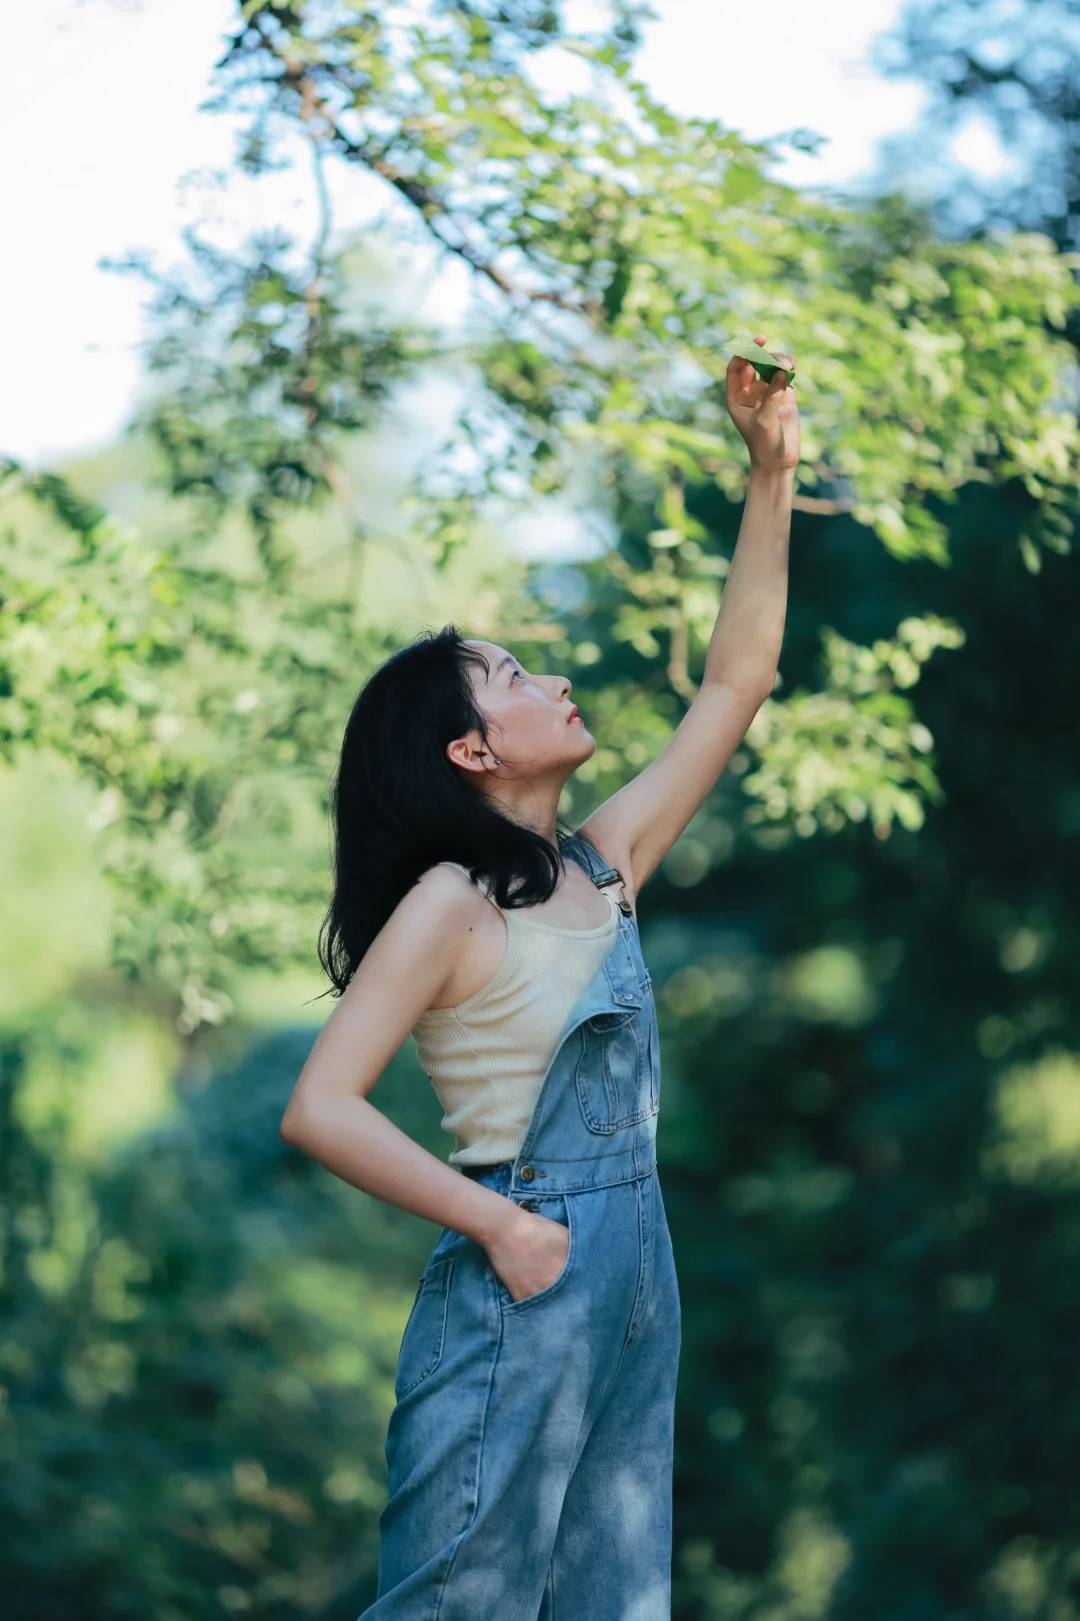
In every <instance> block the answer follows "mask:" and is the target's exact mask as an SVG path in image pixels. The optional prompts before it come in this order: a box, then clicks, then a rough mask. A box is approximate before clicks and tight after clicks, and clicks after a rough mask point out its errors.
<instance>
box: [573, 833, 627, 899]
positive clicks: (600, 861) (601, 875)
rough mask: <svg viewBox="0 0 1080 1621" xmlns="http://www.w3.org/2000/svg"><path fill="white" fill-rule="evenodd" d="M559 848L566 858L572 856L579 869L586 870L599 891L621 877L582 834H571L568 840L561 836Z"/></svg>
mask: <svg viewBox="0 0 1080 1621" xmlns="http://www.w3.org/2000/svg"><path fill="white" fill-rule="evenodd" d="M559 847H560V849H561V850H562V853H563V855H564V856H570V857H571V859H572V860H574V861H576V862H577V864H578V866H579V867H584V868H585V871H586V872H587V873H588V875H589V877H590V878H591V879H592V881H593V883H594V884H595V885H596V887H597V888H598V889H603V887H604V885H605V884H610V883H613V882H615V881H617V880H618V878H619V877H620V874H619V872H618V871H617V869H616V868H615V867H613V866H611V864H610V863H609V862H607V861H605V860H604V858H603V856H602V855H601V854H600V852H599V850H597V849H596V848H595V846H594V845H591V844H590V843H589V841H588V839H586V838H583V837H582V836H581V834H580V833H571V834H569V835H568V836H567V837H566V838H563V837H562V835H560V836H559Z"/></svg>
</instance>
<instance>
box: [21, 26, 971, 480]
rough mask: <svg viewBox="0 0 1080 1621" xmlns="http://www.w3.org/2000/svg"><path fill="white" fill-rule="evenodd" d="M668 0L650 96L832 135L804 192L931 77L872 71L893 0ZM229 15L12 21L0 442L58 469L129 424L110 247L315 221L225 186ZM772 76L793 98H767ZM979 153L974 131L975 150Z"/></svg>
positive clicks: (120, 313)
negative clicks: (902, 77) (189, 227)
mask: <svg viewBox="0 0 1080 1621" xmlns="http://www.w3.org/2000/svg"><path fill="white" fill-rule="evenodd" d="M576 3H577V4H579V5H581V6H587V5H588V4H590V3H591V0H576ZM654 5H655V9H656V10H657V12H658V13H659V20H658V21H657V22H656V23H653V24H651V25H650V28H649V33H648V38H647V41H646V44H645V47H644V49H643V51H642V53H641V55H640V57H639V59H638V70H639V72H640V73H641V75H642V77H643V78H645V79H646V81H647V82H648V83H649V84H650V86H651V88H652V89H653V91H654V93H655V94H657V95H658V96H659V97H660V98H661V99H663V100H664V101H666V102H667V103H668V104H669V105H670V106H672V107H673V108H675V109H677V110H678V111H680V112H684V113H696V114H701V115H710V116H717V117H719V118H721V119H723V120H724V121H725V122H726V123H728V124H729V125H731V126H732V127H734V128H735V129H738V130H740V131H742V132H743V133H744V134H746V135H748V136H749V137H751V138H755V137H761V136H764V135H768V134H775V133H777V132H779V131H781V130H790V129H794V128H796V127H798V126H806V127H809V128H811V129H815V130H817V131H818V132H819V133H821V134H823V135H826V136H827V137H828V138H829V145H828V146H827V147H826V149H825V151H824V152H823V154H821V155H820V156H819V157H818V158H816V159H810V158H808V157H798V156H796V157H795V158H794V159H793V161H792V162H791V163H790V165H789V166H788V167H787V168H786V169H785V170H784V171H783V173H784V174H785V175H786V177H787V178H789V179H791V180H792V181H794V182H795V183H797V184H803V183H807V182H810V181H828V182H837V181H841V182H843V181H848V180H852V179H855V178H857V177H858V176H859V175H860V174H862V173H865V172H866V171H867V170H868V169H869V167H870V166H871V165H872V163H873V159H874V155H875V143H876V141H877V140H878V139H879V138H881V137H882V136H886V135H889V134H892V133H895V132H897V131H899V130H902V129H903V128H905V127H907V126H909V125H910V124H911V123H912V121H913V120H914V119H915V117H916V116H917V114H918V111H919V108H920V106H921V104H922V95H923V93H922V91H921V90H920V89H919V88H918V87H916V86H914V85H911V84H902V83H895V82H886V81H883V80H881V79H880V78H878V77H877V76H876V75H875V74H874V73H873V72H872V71H871V70H870V68H869V67H868V66H867V51H868V47H869V45H870V42H871V40H872V39H873V37H874V35H875V34H876V33H878V32H879V31H881V30H882V29H884V28H886V27H888V26H889V25H890V23H891V22H892V21H893V19H894V17H895V15H896V13H897V11H898V9H899V0H814V3H813V4H811V3H809V0H770V3H769V4H768V5H759V6H748V5H747V4H746V0H654ZM235 14H236V6H235V3H234V0H37V3H36V4H35V5H34V6H19V7H17V8H15V9H14V10H13V12H12V15H11V16H10V17H8V18H7V19H6V22H5V28H4V45H5V53H6V56H7V59H8V61H9V62H17V63H21V64H23V68H22V70H21V71H19V72H17V73H10V74H8V76H7V82H6V84H5V90H4V96H3V99H2V101H0V149H2V150H3V151H4V152H6V153H7V154H8V161H7V162H6V163H5V164H4V165H3V167H2V169H0V217H2V218H3V219H4V220H6V222H7V227H8V230H7V237H8V251H7V253H6V254H5V255H4V257H3V259H2V261H0V353H2V354H3V357H4V372H5V378H6V383H7V386H6V388H5V389H4V390H3V393H2V395H0V453H3V452H6V453H8V454H12V455H15V456H18V457H20V458H21V459H24V460H26V461H27V462H30V463H32V464H33V463H37V464H46V463H49V462H55V461H58V460H59V459H60V458H61V457H62V456H64V455H66V454H71V453H73V452H75V451H80V450H85V449H90V448H93V447H95V446H98V445H103V444H106V443H108V442H109V441H110V440H111V439H112V438H114V437H115V435H116V434H117V432H118V431H119V429H120V428H121V426H122V424H123V422H124V420H125V418H126V416H127V414H128V412H129V410H130V408H131V404H132V402H133V399H134V397H135V394H136V391H137V387H138V381H139V365H140V363H139V355H138V351H137V347H136V345H137V341H138V337H139V333H140V330H141V323H142V314H141V304H142V301H143V300H144V298H145V296H146V293H145V289H144V286H143V284H142V282H141V281H140V280H139V279H138V278H136V277H121V276H118V275H115V274H112V273H108V272H106V271H104V270H101V269H99V268H98V260H99V259H100V258H101V257H102V256H103V255H109V256H116V257H119V256H121V255H123V254H124V253H125V252H126V251H127V250H129V249H141V250H149V251H150V252H151V253H152V254H154V255H155V256H157V257H158V259H159V261H160V262H161V263H163V264H168V263H170V262H174V261H176V260H177V259H178V258H179V257H180V255H181V252H182V244H181V242H180V237H179V232H180V229H181V226H182V225H183V224H184V223H186V222H190V221H195V220H197V221H199V222H201V223H203V224H204V225H205V224H207V223H210V224H211V225H213V226H214V227H215V230H214V232H213V234H214V235H215V238H216V239H219V240H220V239H222V237H223V234H224V233H225V232H226V231H227V232H228V234H229V235H236V234H240V233H243V232H244V231H246V230H249V229H252V228H254V227H256V226H264V227H266V226H269V225H271V224H275V223H282V224H284V225H285V226H286V227H287V228H289V229H294V230H296V231H298V232H302V231H304V230H305V229H306V227H307V225H308V222H309V219H310V213H309V207H310V205H309V202H308V200H307V198H306V196H305V193H306V191H307V190H308V187H307V176H306V174H304V175H299V174H294V175H290V176H276V177H273V178H272V179H270V180H269V181H262V182H259V183H258V184H257V185H256V184H251V183H244V182H240V183H237V182H236V181H232V182H230V185H229V190H228V193H227V195H226V194H225V193H224V192H222V191H221V189H220V188H219V187H217V186H216V185H215V183H214V178H213V177H214V174H215V172H220V171H224V170H225V169H226V168H227V167H228V165H229V161H230V158H231V154H232V129H233V126H232V124H231V121H229V120H226V119H225V118H223V117H221V116H215V115H211V114H209V113H200V112H199V111H198V104H199V102H200V101H201V100H202V99H203V97H204V96H205V95H206V94H207V93H208V89H209V85H208V79H209V73H210V69H211V67H212V64H213V62H214V59H215V57H216V56H217V54H218V53H219V51H220V47H221V37H222V35H223V33H224V32H225V31H226V30H227V29H228V28H229V26H230V23H231V21H232V19H233V17H234V16H235ZM766 69H767V70H768V74H769V76H770V78H771V80H772V81H773V82H774V83H775V84H777V85H781V86H783V87H784V88H783V93H782V94H776V93H774V94H771V95H768V94H766V93H764V92H763V91H762V89H761V82H762V76H763V73H764V71H765V70H766ZM967 139H968V141H969V144H970V142H971V139H972V137H971V136H970V134H969V135H968V137H967ZM977 147H978V141H977V137H976V144H975V147H974V148H972V154H973V157H974V159H975V160H976V161H977V159H978V155H979V154H978V150H977ZM350 185H351V189H348V190H346V191H344V192H343V191H342V188H341V186H340V185H339V184H338V183H337V182H335V186H334V192H335V216H336V219H337V222H338V223H339V224H348V223H349V220H350V215H353V216H355V218H356V219H359V218H361V217H362V215H363V211H364V208H365V206H366V205H365V202H364V199H363V188H360V187H357V186H356V185H355V182H354V181H353V180H352V177H349V179H347V180H346V186H347V187H348V186H350Z"/></svg>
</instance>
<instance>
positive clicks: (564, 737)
mask: <svg viewBox="0 0 1080 1621" xmlns="http://www.w3.org/2000/svg"><path fill="white" fill-rule="evenodd" d="M468 645H469V646H470V647H475V648H478V649H479V651H480V652H482V653H483V655H484V657H485V658H486V659H487V661H488V666H489V670H488V674H487V675H486V676H485V674H484V671H483V669H482V668H480V667H479V666H476V665H470V666H469V679H470V681H471V682H472V686H473V691H474V693H475V695H476V703H477V707H478V708H480V709H482V710H483V712H484V714H485V716H486V717H487V720H488V726H489V734H488V745H487V748H485V749H483V750H482V756H481V758H482V763H483V764H484V765H485V766H486V767H487V768H488V769H489V770H491V769H498V770H499V771H500V774H502V773H505V772H507V771H509V773H510V774H511V775H520V776H529V777H534V776H538V775H541V774H543V773H544V772H547V771H555V772H559V771H560V770H561V774H562V775H563V776H569V774H570V772H572V771H574V770H575V769H576V768H577V766H579V765H580V764H581V762H582V761H583V760H587V759H588V758H589V756H590V755H591V754H592V753H593V752H594V750H595V748H596V739H595V738H594V737H593V735H592V733H591V732H589V731H588V730H587V728H586V726H585V722H584V720H583V719H579V718H574V715H573V710H574V703H573V699H572V698H571V696H570V681H569V679H568V677H567V676H565V675H532V674H530V672H529V671H528V670H526V669H525V667H524V665H523V664H522V663H521V661H520V659H518V658H516V657H515V655H514V654H513V653H510V652H508V651H507V650H506V648H505V647H499V645H498V644H497V643H496V642H483V641H470V642H469V644H468ZM470 737H471V738H472V739H473V740H475V742H476V743H477V746H478V747H479V736H478V734H470ZM492 755H497V756H498V758H499V759H500V760H501V761H502V766H501V768H495V767H494V763H493V760H492Z"/></svg>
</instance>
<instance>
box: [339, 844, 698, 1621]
mask: <svg viewBox="0 0 1080 1621" xmlns="http://www.w3.org/2000/svg"><path fill="white" fill-rule="evenodd" d="M560 844H561V847H562V849H563V853H564V855H565V856H567V857H569V858H572V859H574V860H576V861H577V862H578V863H579V864H580V865H581V866H583V867H584V868H585V870H586V872H588V873H589V875H590V877H591V878H592V879H593V881H594V882H595V883H597V884H598V885H599V884H601V883H602V882H603V881H604V880H605V879H611V878H612V877H614V876H615V874H614V869H613V868H611V867H609V866H608V865H606V863H605V862H604V861H603V860H602V858H601V857H600V856H599V855H598V854H597V853H596V852H595V851H594V850H593V849H592V847H591V846H589V845H587V844H586V843H585V841H584V840H582V839H578V838H570V839H564V838H560ZM618 924H619V927H618V933H617V935H616V938H615V941H614V943H613V945H612V948H611V952H610V954H609V955H608V957H607V959H606V961H605V962H604V963H603V964H602V965H601V967H600V968H599V969H598V970H597V973H596V974H595V976H594V978H593V979H592V981H591V982H590V983H589V985H588V986H587V987H586V989H585V991H584V992H583V994H582V995H581V997H580V998H579V1000H578V1002H577V1003H576V1005H575V1007H574V1008H573V1010H572V1012H571V1013H570V1015H569V1017H568V1019H567V1022H566V1025H565V1027H564V1029H563V1033H562V1036H561V1037H560V1041H559V1046H558V1048H557V1050H556V1053H555V1056H554V1058H553V1059H552V1062H551V1064H550V1066H549V1068H548V1072H547V1074H546V1076H545V1078H544V1082H543V1084H542V1086H541V1089H540V1093H539V1096H538V1098H537V1102H536V1107H535V1109H534V1111H533V1115H532V1119H531V1120H530V1122H529V1127H528V1130H527V1132H526V1135H525V1139H524V1141H523V1143H522V1146H521V1149H520V1151H519V1153H518V1154H517V1156H516V1158H515V1159H514V1160H513V1161H509V1160H507V1161H505V1162H503V1163H502V1164H500V1165H496V1166H492V1167H478V1168H472V1172H471V1174H474V1175H475V1176H476V1179H477V1180H479V1181H480V1182H482V1184H483V1185H484V1186H485V1187H489V1188H493V1189H495V1190H496V1191H497V1192H498V1193H502V1194H505V1196H506V1197H507V1198H510V1199H513V1200H514V1201H515V1202H516V1203H518V1204H524V1205H526V1206H527V1207H528V1208H532V1209H535V1210H537V1211H538V1212H539V1213H540V1214H541V1215H544V1216H547V1217H548V1218H549V1219H550V1220H552V1221H558V1222H561V1223H562V1224H563V1226H565V1227H566V1228H567V1229H568V1230H569V1235H570V1239H569V1249H568V1252H567V1257H566V1263H565V1265H564V1267H563V1270H562V1272H561V1273H560V1274H559V1276H558V1277H557V1278H556V1279H555V1281H554V1283H551V1284H548V1286H547V1287H546V1288H544V1289H541V1290H540V1291H539V1292H538V1293H536V1294H533V1295H529V1296H527V1297H526V1298H525V1299H524V1300H514V1298H513V1297H512V1295H511V1294H510V1291H509V1290H508V1289H507V1288H506V1287H505V1285H504V1284H503V1283H502V1282H501V1281H500V1279H499V1278H498V1276H497V1275H496V1273H495V1270H494V1268H493V1267H492V1265H491V1263H490V1261H489V1260H488V1258H487V1254H486V1252H485V1250H484V1249H483V1247H482V1246H481V1245H480V1244H478V1243H476V1242H475V1240H473V1239H471V1238H466V1237H465V1236H464V1235H463V1234H461V1233H457V1232H455V1231H453V1230H452V1229H450V1228H444V1229H443V1232H442V1233H441V1234H440V1236H439V1238H438V1240H437V1241H436V1243H435V1246H434V1248H433V1249H432V1251H431V1254H430V1256H429V1257H428V1261H427V1265H426V1268H425V1270H424V1274H423V1277H422V1278H421V1280H420V1285H419V1287H418V1289H417V1292H416V1299H415V1301H414V1303H413V1308H412V1312H411V1314H410V1316H409V1320H408V1323H407V1325H406V1328H405V1333H404V1337H403V1339H402V1343H401V1350H400V1353H399V1358H398V1369H397V1379H396V1385H395V1396H396V1406H395V1407H394V1410H393V1412H392V1414H391V1417H390V1422H389V1427H388V1431H387V1437H386V1460H387V1466H388V1471H389V1496H388V1500H387V1503H386V1506H385V1508H384V1509H383V1511H382V1513H381V1515H380V1516H379V1525H380V1531H381V1544H380V1563H379V1585H378V1597H377V1598H376V1601H375V1603H374V1604H372V1605H370V1606H369V1607H368V1608H367V1609H366V1610H365V1611H364V1612H363V1615H362V1616H361V1618H360V1621H670V1616H671V1481H672V1464H673V1457H672V1453H673V1421H674V1403H675V1386H676V1378H677V1374H678V1363H679V1350H680V1344H681V1326H680V1307H679V1291H678V1284H677V1281H676V1276H675V1265H674V1257H673V1255H672V1248H671V1238H670V1235H669V1232H668V1225H667V1219H666V1216H665V1212H664V1202H663V1198H662V1196H661V1191H660V1184H659V1181H658V1179H657V1174H656V1152H655V1139H656V1119H657V1110H658V1108H659V1103H660V1055H659V1040H658V1035H657V1028H656V1010H655V1006H654V1002H653V992H652V986H651V982H650V979H649V974H648V972H647V970H646V968H645V964H644V961H643V959H642V956H641V947H640V940H639V938H638V932H637V924H636V922H635V920H634V918H633V917H632V916H630V915H627V914H623V913H622V912H620V914H619V918H618ZM466 1174H470V1172H469V1171H468V1170H467V1171H466Z"/></svg>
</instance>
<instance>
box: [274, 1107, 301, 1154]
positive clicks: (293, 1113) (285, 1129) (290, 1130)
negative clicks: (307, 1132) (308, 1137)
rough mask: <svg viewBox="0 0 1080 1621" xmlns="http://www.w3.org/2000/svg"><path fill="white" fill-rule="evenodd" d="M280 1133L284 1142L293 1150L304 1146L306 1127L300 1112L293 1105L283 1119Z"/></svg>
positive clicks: (279, 1128) (286, 1111)
mask: <svg viewBox="0 0 1080 1621" xmlns="http://www.w3.org/2000/svg"><path fill="white" fill-rule="evenodd" d="M278 1132H279V1134H280V1136H281V1140H282V1142H286V1143H288V1144H289V1145H290V1146H291V1147H292V1148H300V1147H301V1146H302V1144H303V1137H304V1127H303V1118H302V1116H301V1113H300V1110H299V1109H298V1108H296V1107H295V1105H293V1104H291V1103H290V1105H289V1107H288V1108H287V1109H286V1110H285V1113H284V1114H283V1115H282V1117H281V1124H280V1126H279V1127H278Z"/></svg>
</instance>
